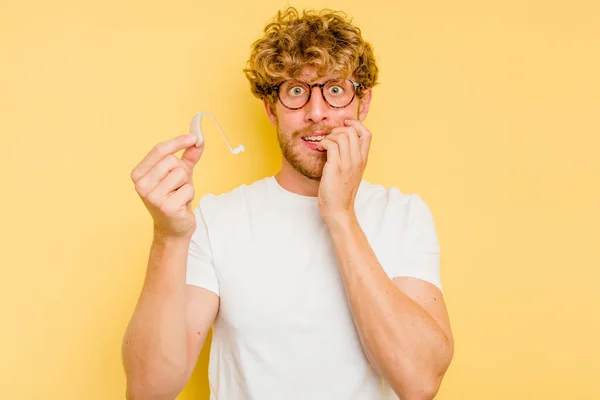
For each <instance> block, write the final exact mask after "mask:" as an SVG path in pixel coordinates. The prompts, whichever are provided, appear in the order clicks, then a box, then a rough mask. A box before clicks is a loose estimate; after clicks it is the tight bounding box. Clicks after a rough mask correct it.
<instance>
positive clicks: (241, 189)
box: [194, 177, 269, 218]
mask: <svg viewBox="0 0 600 400" xmlns="http://www.w3.org/2000/svg"><path fill="white" fill-rule="evenodd" d="M268 180H269V178H268V177H267V178H261V179H258V180H256V181H254V182H251V183H243V184H240V185H239V186H237V187H235V188H233V189H231V190H229V191H227V192H224V193H219V194H215V193H206V194H204V195H203V196H202V197H201V198H200V200H199V201H198V205H197V206H196V208H195V210H194V211H195V212H196V213H201V214H202V215H203V216H204V217H205V218H207V217H212V216H215V217H223V216H230V217H233V216H234V215H235V213H236V212H240V211H243V210H244V209H245V208H246V207H245V205H246V204H247V203H248V202H251V201H253V200H254V199H256V198H259V197H261V196H264V195H265V193H266V192H267V190H268Z"/></svg>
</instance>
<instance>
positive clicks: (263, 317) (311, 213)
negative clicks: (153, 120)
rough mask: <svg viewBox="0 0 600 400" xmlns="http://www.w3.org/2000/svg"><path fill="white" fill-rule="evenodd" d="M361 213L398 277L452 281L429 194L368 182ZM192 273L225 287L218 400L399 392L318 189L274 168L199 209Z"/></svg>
mask: <svg viewBox="0 0 600 400" xmlns="http://www.w3.org/2000/svg"><path fill="white" fill-rule="evenodd" d="M355 212H356V215H357V218H358V222H359V224H360V227H361V228H362V230H363V231H364V232H365V234H366V236H367V238H368V241H369V243H370V245H371V247H372V248H373V250H374V252H375V254H376V256H377V258H378V260H379V262H380V264H381V265H382V267H383V269H384V270H385V272H386V273H387V275H388V276H389V277H390V278H394V277H397V276H411V277H415V278H419V279H423V280H426V281H428V282H431V283H432V284H434V285H436V286H437V287H439V288H440V290H441V289H442V286H441V283H440V268H439V245H438V239H437V234H436V230H435V226H434V221H433V218H432V215H431V212H430V210H429V208H428V206H427V205H426V203H425V202H424V201H423V200H422V198H421V197H419V196H418V195H416V194H413V195H404V194H402V193H401V192H400V191H399V190H398V189H396V188H389V189H386V188H384V187H382V186H378V185H373V184H370V183H368V182H366V181H364V180H363V181H362V182H361V185H360V187H359V190H358V193H357V196H356V201H355ZM194 213H195V215H196V220H197V228H196V231H195V233H194V235H193V237H192V240H191V243H190V248H189V256H188V265H187V279H186V280H187V283H188V284H190V285H195V286H199V287H202V288H205V289H208V290H211V291H213V292H214V293H216V294H218V295H219V296H220V309H219V313H218V315H217V318H216V320H215V322H214V324H213V337H212V346H211V351H210V363H209V381H210V387H211V397H210V398H211V400H271V399H272V400H283V399H285V400H308V399H310V400H376V399H397V398H398V397H396V396H395V394H394V393H393V391H392V390H391V388H390V387H389V386H388V385H387V383H385V382H384V381H383V380H382V379H381V378H380V377H379V376H378V375H377V373H376V372H375V371H374V369H373V368H372V367H371V366H370V365H369V362H368V360H367V358H366V356H365V354H364V350H363V348H362V346H361V343H360V340H359V338H358V335H357V332H356V328H355V325H354V322H353V319H352V315H351V313H350V309H349V306H348V302H347V297H346V293H345V289H344V286H343V282H342V279H341V275H340V271H339V266H338V264H337V258H336V255H335V251H334V248H333V243H332V240H331V237H330V235H329V231H328V230H327V226H326V224H325V222H324V221H323V218H322V217H321V214H320V212H319V205H318V199H317V198H316V197H308V196H302V195H298V194H294V193H292V192H289V191H287V190H285V189H284V188H283V187H281V186H280V185H279V183H278V182H277V180H276V179H275V178H274V177H273V176H270V177H267V178H264V179H261V180H258V181H256V182H254V183H252V184H250V185H241V186H239V187H237V188H236V189H234V190H232V191H230V192H228V193H224V194H221V195H213V194H207V195H205V196H203V197H202V198H201V199H200V201H199V203H198V205H197V207H196V208H195V209H194Z"/></svg>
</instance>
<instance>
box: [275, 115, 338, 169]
mask: <svg viewBox="0 0 600 400" xmlns="http://www.w3.org/2000/svg"><path fill="white" fill-rule="evenodd" d="M314 130H316V129H315V128H314V127H312V128H309V129H303V130H297V131H294V132H292V133H291V134H286V133H285V132H282V131H281V128H280V127H279V125H278V126H277V139H278V140H277V141H278V142H279V148H280V149H281V153H282V154H283V157H284V158H285V160H286V161H287V162H288V164H290V166H291V167H292V168H294V169H295V170H296V171H298V172H299V173H300V174H302V175H304V176H305V177H307V178H308V179H311V180H314V181H320V180H321V176H322V175H323V167H324V166H325V162H326V161H327V153H326V152H323V153H319V152H316V151H312V150H310V149H309V148H308V147H306V146H304V145H303V144H302V143H300V141H301V140H302V136H304V135H306V134H308V133H309V132H311V131H314ZM319 130H323V129H319ZM325 131H326V132H329V131H331V128H329V129H325Z"/></svg>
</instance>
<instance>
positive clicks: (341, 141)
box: [332, 131, 352, 170]
mask: <svg viewBox="0 0 600 400" xmlns="http://www.w3.org/2000/svg"><path fill="white" fill-rule="evenodd" d="M349 136H350V134H349V133H348V132H347V131H342V132H340V133H339V134H338V135H336V136H335V137H334V138H333V139H332V140H333V141H334V142H336V143H337V145H338V149H339V152H340V167H342V168H343V169H344V170H348V169H350V167H351V166H352V159H351V157H352V155H351V154H350V141H349V138H348V137H349Z"/></svg>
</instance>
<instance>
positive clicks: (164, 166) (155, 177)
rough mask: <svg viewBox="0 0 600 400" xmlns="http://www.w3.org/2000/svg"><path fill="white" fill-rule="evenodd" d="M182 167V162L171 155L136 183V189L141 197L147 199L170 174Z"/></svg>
mask: <svg viewBox="0 0 600 400" xmlns="http://www.w3.org/2000/svg"><path fill="white" fill-rule="evenodd" d="M178 166H181V160H179V159H178V158H177V157H175V156H174V155H173V154H169V155H168V156H166V157H165V158H163V159H162V160H160V161H159V162H158V163H156V164H155V165H154V166H153V167H152V168H151V169H150V171H148V173H147V174H146V175H144V176H143V177H141V178H140V179H139V180H138V181H137V182H136V183H135V188H136V190H137V192H138V193H139V194H140V196H142V197H145V196H146V195H148V194H149V193H150V192H152V191H153V190H154V189H156V187H157V186H158V185H159V183H160V181H162V180H163V179H164V178H165V177H166V176H167V174H168V173H169V172H171V171H172V170H173V169H175V168H176V167H178Z"/></svg>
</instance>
